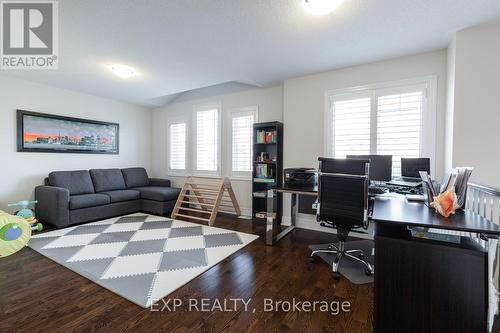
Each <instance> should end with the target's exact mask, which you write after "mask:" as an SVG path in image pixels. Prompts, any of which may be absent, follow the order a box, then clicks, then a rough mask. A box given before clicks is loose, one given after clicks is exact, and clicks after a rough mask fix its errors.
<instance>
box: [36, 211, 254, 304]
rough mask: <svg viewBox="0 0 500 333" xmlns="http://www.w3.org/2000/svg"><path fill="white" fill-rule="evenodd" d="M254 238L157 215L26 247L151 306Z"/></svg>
mask: <svg viewBox="0 0 500 333" xmlns="http://www.w3.org/2000/svg"><path fill="white" fill-rule="evenodd" d="M257 238H258V236H255V235H251V234H246V233H242V232H235V231H232V230H226V229H221V228H215V227H209V226H205V225H199V224H195V223H189V222H184V221H178V220H172V219H168V218H165V217H161V216H154V215H146V214H132V215H127V216H122V217H118V218H112V219H108V220H103V221H98V222H93V223H88V224H83V225H79V226H74V227H69V228H65V229H60V230H56V231H51V232H47V233H43V234H39V235H34V236H32V237H31V239H30V241H29V243H28V246H29V247H31V248H32V249H34V250H35V251H37V252H39V253H41V254H43V255H44V256H46V257H48V258H50V259H52V260H54V261H55V262H57V263H59V264H61V265H63V266H65V267H67V268H69V269H71V270H73V271H75V272H77V273H79V274H81V275H83V276H85V277H86V278H88V279H89V280H91V281H93V282H95V283H97V284H99V285H100V286H102V287H104V288H107V289H109V290H111V291H113V292H115V293H116V294H118V295H120V296H122V297H125V298H126V299H128V300H130V301H132V302H134V303H136V304H138V305H140V306H142V307H149V306H150V305H151V304H153V303H155V302H156V301H158V300H160V299H161V298H163V297H165V296H166V295H168V294H170V293H171V292H173V291H174V290H176V289H177V288H179V287H181V286H182V285H184V284H186V283H187V282H189V281H191V280H192V279H194V278H195V277H196V276H198V275H200V274H201V273H203V272H205V271H206V270H208V269H209V268H210V267H212V266H214V265H215V264H217V263H218V262H220V261H222V260H223V259H224V258H227V257H229V256H230V255H231V254H233V253H234V252H236V251H238V250H239V249H241V248H243V247H244V246H246V245H248V244H249V243H251V242H252V241H254V240H256V239H257Z"/></svg>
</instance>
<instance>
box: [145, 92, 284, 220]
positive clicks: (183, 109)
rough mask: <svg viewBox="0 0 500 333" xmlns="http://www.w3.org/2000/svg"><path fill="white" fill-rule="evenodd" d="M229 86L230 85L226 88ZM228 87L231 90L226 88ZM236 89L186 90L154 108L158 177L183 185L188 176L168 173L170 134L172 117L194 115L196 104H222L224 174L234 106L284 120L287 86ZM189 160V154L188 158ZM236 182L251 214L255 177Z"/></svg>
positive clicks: (154, 160)
mask: <svg viewBox="0 0 500 333" xmlns="http://www.w3.org/2000/svg"><path fill="white" fill-rule="evenodd" d="M226 88H227V87H226ZM223 90H226V91H227V90H228V89H223ZM229 90H232V91H231V92H230V93H224V92H223V91H222V90H221V89H214V88H206V89H200V90H198V91H195V92H192V93H186V94H183V95H182V96H180V97H179V98H178V99H177V100H176V101H174V102H173V103H171V104H169V105H167V106H164V107H161V108H158V109H155V110H153V116H152V122H153V128H152V130H153V137H152V165H151V166H152V172H153V175H154V176H156V177H164V178H169V179H171V180H172V182H173V184H174V185H175V186H179V187H181V186H182V185H183V182H184V180H185V179H184V177H171V176H169V175H168V172H167V161H168V156H167V153H168V152H167V144H166V143H167V135H168V127H167V124H168V119H169V118H171V117H176V116H179V115H180V116H183V115H186V116H187V117H188V118H192V115H193V107H194V106H195V105H198V104H205V103H218V104H220V105H221V107H222V113H223V117H222V122H223V123H222V138H223V139H222V154H221V155H222V170H221V172H222V175H223V176H228V175H229V161H228V158H227V156H228V154H227V149H228V144H229V142H228V140H224V138H225V136H226V134H227V133H228V131H229V128H228V126H227V121H226V120H227V113H228V112H229V111H230V110H231V109H234V108H240V107H247V106H258V108H259V114H258V118H259V119H258V121H259V122H266V121H282V119H283V89H282V87H281V86H276V87H272V88H265V89H259V88H249V87H246V88H244V89H242V87H239V88H238V89H237V91H233V90H234V89H229ZM191 138H192V135H190V134H188V140H191ZM188 159H189V157H188ZM231 182H232V185H233V187H234V189H235V193H236V197H237V199H238V203H239V205H240V207H241V209H242V212H243V214H250V215H251V209H252V183H251V180H237V179H233V180H232V181H231Z"/></svg>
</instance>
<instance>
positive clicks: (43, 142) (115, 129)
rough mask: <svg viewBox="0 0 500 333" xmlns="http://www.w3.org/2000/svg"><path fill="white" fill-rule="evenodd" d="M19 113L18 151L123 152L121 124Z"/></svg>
mask: <svg viewBox="0 0 500 333" xmlns="http://www.w3.org/2000/svg"><path fill="white" fill-rule="evenodd" d="M16 112H17V151H18V152H31V153H33V152H37V153H72V154H75V153H77V154H112V155H118V154H119V150H120V149H119V148H120V144H119V132H120V125H119V124H118V123H111V122H104V121H98V120H89V119H83V118H73V117H65V116H59V115H54V114H48V113H39V112H32V111H26V110H19V109H18V110H16Z"/></svg>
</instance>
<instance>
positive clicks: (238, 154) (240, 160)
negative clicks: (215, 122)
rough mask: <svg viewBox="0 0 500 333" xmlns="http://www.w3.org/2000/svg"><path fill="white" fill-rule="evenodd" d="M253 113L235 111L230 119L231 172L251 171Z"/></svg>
mask: <svg viewBox="0 0 500 333" xmlns="http://www.w3.org/2000/svg"><path fill="white" fill-rule="evenodd" d="M254 122H255V113H254V112H252V111H250V112H235V113H233V114H232V119H231V129H232V130H231V167H232V171H233V172H251V171H252V148H253V145H252V143H253V142H252V141H253V140H252V137H253V124H254Z"/></svg>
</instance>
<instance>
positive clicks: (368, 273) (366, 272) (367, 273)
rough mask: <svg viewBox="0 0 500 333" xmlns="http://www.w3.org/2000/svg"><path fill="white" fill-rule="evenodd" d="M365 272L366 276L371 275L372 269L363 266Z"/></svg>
mask: <svg viewBox="0 0 500 333" xmlns="http://www.w3.org/2000/svg"><path fill="white" fill-rule="evenodd" d="M365 274H366V275H367V276H372V275H373V270H372V269H369V268H365Z"/></svg>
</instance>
